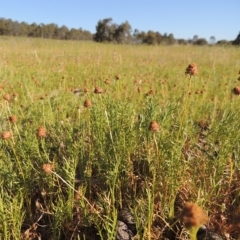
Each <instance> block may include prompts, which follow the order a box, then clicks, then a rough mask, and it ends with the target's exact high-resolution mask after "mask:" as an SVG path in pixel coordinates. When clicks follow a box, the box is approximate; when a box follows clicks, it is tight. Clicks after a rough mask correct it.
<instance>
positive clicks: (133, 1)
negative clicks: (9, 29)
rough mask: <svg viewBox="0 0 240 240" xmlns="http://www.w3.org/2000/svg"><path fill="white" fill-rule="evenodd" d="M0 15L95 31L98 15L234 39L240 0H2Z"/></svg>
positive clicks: (186, 34) (179, 33) (182, 33)
mask: <svg viewBox="0 0 240 240" xmlns="http://www.w3.org/2000/svg"><path fill="white" fill-rule="evenodd" d="M0 17H2V18H10V19H12V20H14V21H19V22H22V21H25V22H27V23H29V24H31V23H33V22H35V23H37V24H40V23H44V24H47V23H55V24H57V25H58V26H59V27H60V26H62V25H66V26H67V27H69V28H82V29H84V30H89V31H90V32H92V33H95V27H96V24H97V22H98V21H99V20H100V19H104V18H109V17H111V18H112V19H113V22H114V23H116V24H121V23H123V22H125V21H126V20H127V21H128V22H129V23H130V25H131V26H132V29H133V30H134V29H138V30H140V31H141V30H142V31H148V30H153V31H159V32H160V33H161V34H164V33H168V34H169V33H172V34H173V35H174V37H175V38H184V39H191V38H193V36H194V35H198V36H199V37H203V38H205V39H206V40H209V38H210V37H211V36H215V38H216V40H222V39H226V40H234V39H235V38H236V36H237V35H238V33H239V32H240V0H2V1H1V5H0Z"/></svg>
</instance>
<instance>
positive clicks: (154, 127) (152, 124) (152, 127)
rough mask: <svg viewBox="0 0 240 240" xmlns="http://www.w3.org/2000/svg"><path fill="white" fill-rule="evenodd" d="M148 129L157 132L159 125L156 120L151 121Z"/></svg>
mask: <svg viewBox="0 0 240 240" xmlns="http://www.w3.org/2000/svg"><path fill="white" fill-rule="evenodd" d="M148 130H149V131H152V132H159V130H160V126H159V124H158V123H157V122H156V121H151V122H150V124H149V127H148Z"/></svg>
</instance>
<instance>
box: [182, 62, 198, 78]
mask: <svg viewBox="0 0 240 240" xmlns="http://www.w3.org/2000/svg"><path fill="white" fill-rule="evenodd" d="M185 74H186V75H190V76H195V75H197V74H198V69H197V65H196V64H195V63H191V64H189V65H188V67H187V68H186V71H185Z"/></svg>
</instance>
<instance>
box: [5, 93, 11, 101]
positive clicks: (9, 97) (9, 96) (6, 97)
mask: <svg viewBox="0 0 240 240" xmlns="http://www.w3.org/2000/svg"><path fill="white" fill-rule="evenodd" d="M3 99H4V100H6V101H8V102H9V101H10V100H11V95H10V94H8V93H6V94H5V95H4V96H3Z"/></svg>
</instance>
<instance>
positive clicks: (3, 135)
mask: <svg viewBox="0 0 240 240" xmlns="http://www.w3.org/2000/svg"><path fill="white" fill-rule="evenodd" d="M11 137H12V133H11V132H9V131H3V132H2V133H1V138H2V139H3V140H7V139H10V138H11Z"/></svg>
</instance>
